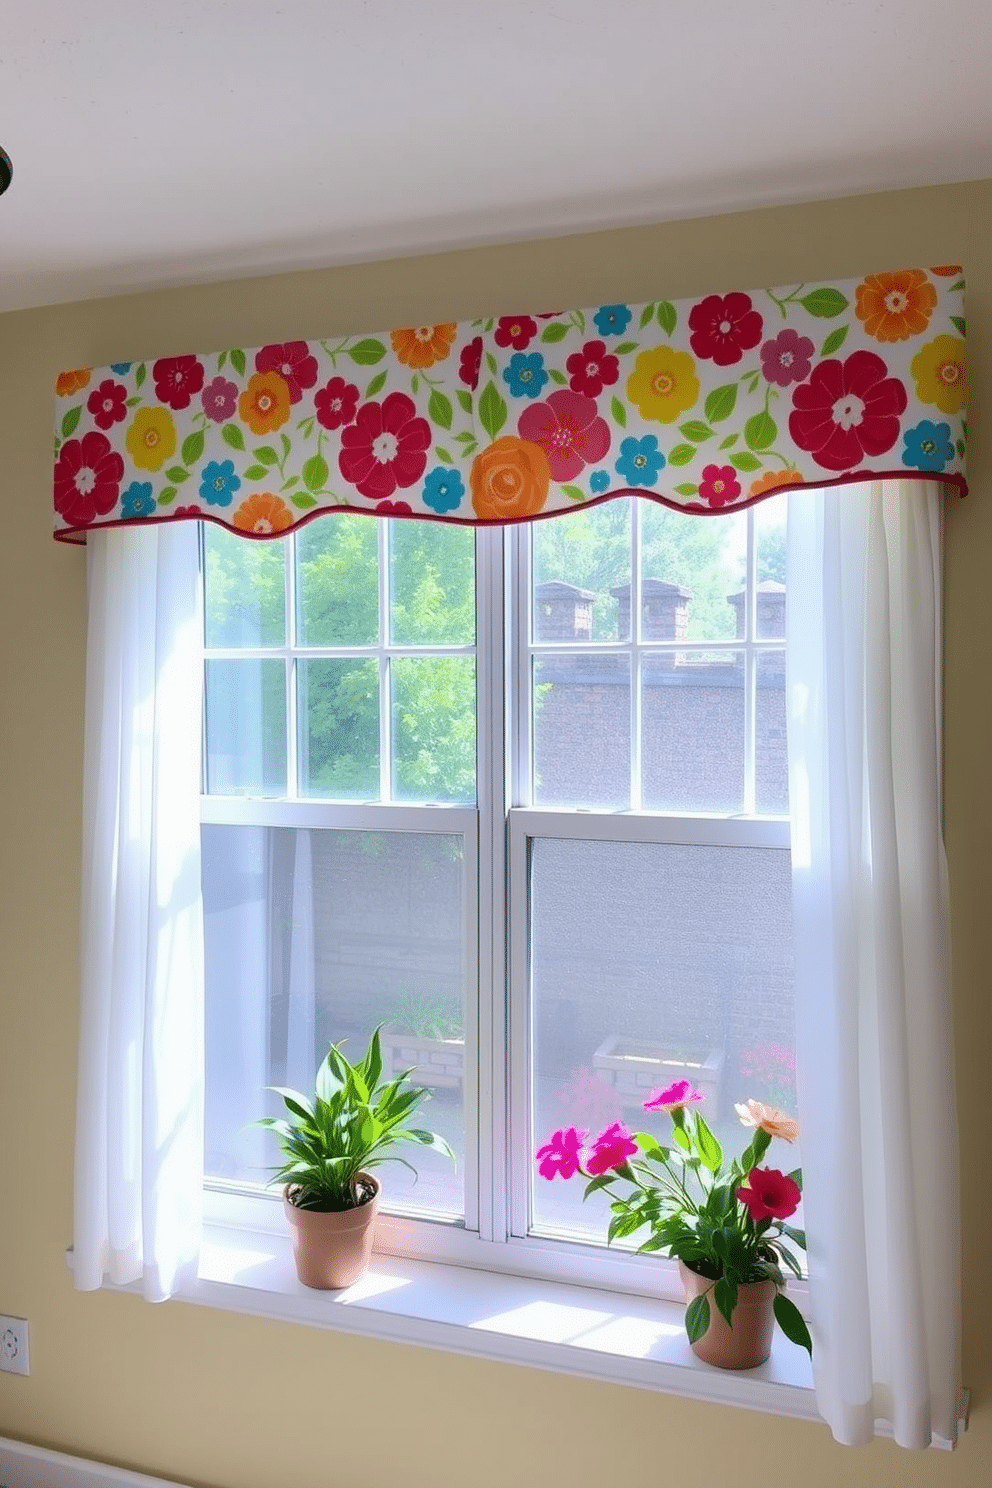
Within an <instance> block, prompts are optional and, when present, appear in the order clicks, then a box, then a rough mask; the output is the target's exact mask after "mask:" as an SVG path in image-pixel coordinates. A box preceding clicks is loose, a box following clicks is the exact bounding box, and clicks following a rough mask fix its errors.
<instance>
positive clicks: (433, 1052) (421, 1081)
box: [382, 992, 465, 1090]
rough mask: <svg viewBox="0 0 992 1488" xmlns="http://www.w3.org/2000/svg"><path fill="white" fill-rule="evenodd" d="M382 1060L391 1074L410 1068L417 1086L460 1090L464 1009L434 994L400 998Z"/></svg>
mask: <svg viewBox="0 0 992 1488" xmlns="http://www.w3.org/2000/svg"><path fill="white" fill-rule="evenodd" d="M382 1059H383V1065H384V1068H385V1070H386V1073H387V1074H388V1073H389V1072H390V1071H398V1070H400V1069H407V1071H408V1073H409V1075H410V1078H411V1080H412V1081H413V1082H414V1083H415V1084H417V1085H428V1086H430V1087H431V1088H432V1089H435V1090H440V1089H451V1090H457V1089H459V1088H460V1087H461V1084H462V1080H463V1078H464V1073H465V1035H464V1032H463V1027H462V1014H461V1008H460V1007H458V1005H457V1004H456V1003H454V1002H452V1001H450V1000H449V999H448V998H445V997H436V996H433V995H432V994H431V993H425V992H408V993H406V994H405V995H404V996H402V997H398V998H397V999H396V1001H395V1002H394V1003H393V1005H392V1007H391V1008H390V1009H389V1016H388V1019H387V1022H386V1025H385V1027H384V1028H383V1030H382Z"/></svg>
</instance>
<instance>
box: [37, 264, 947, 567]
mask: <svg viewBox="0 0 992 1488" xmlns="http://www.w3.org/2000/svg"><path fill="white" fill-rule="evenodd" d="M963 292H964V280H963V278H962V276H961V271H960V270H959V269H958V268H957V267H954V266H944V267H938V268H931V269H904V270H900V271H898V272H894V273H878V274H868V275H866V276H865V277H864V278H862V279H860V280H856V279H855V280H850V281H846V282H841V283H837V282H834V283H831V284H823V283H819V282H816V283H807V284H791V285H785V286H780V287H778V288H776V289H762V290H750V291H746V292H745V291H740V290H732V291H730V292H729V293H724V294H708V295H703V296H700V297H699V298H696V299H691V300H680V301H671V300H657V301H653V302H651V303H649V304H641V305H627V304H611V305H599V306H596V307H593V308H591V309H586V310H563V311H554V312H552V313H550V314H543V315H502V316H499V317H495V316H494V317H490V318H486V319H480V320H473V321H463V322H460V323H455V322H444V323H441V324H438V325H422V326H410V327H406V328H403V329H400V330H394V331H390V332H387V333H384V334H374V335H373V334H368V335H352V336H342V337H340V338H338V339H336V340H335V339H334V338H326V339H321V340H314V341H286V342H282V343H278V344H273V345H269V346H262V347H257V348H252V349H250V350H248V349H242V348H236V349H234V350H229V351H221V352H211V353H208V354H190V355H186V356H167V357H161V358H159V359H158V360H152V361H139V362H115V363H112V364H111V365H110V366H109V367H101V368H96V369H92V368H87V369H82V370H77V371H72V372H64V373H62V375H61V376H60V377H59V379H58V383H57V397H56V404H57V408H56V425H55V480H54V485H55V536H56V537H57V538H60V539H63V540H66V541H77V542H78V541H85V533H86V532H87V530H88V529H89V528H91V527H106V526H115V525H117V524H120V523H125V522H131V521H148V520H152V521H160V520H175V519H176V518H182V517H191V518H207V519H209V520H211V521H215V522H219V523H221V524H222V525H223V526H225V527H228V528H230V529H231V531H234V532H241V533H244V534H246V535H248V536H254V537H268V536H272V535H277V534H279V533H282V532H285V531H287V530H288V529H290V528H292V527H294V526H298V525H300V524H301V523H303V522H305V521H308V520H309V519H311V518H312V517H313V516H315V515H317V514H319V513H321V512H325V511H336V510H342V509H347V510H357V511H366V512H371V513H374V514H376V515H388V516H397V515H400V516H415V517H428V518H435V519H441V520H445V521H455V522H481V523H492V522H512V521H520V520H527V519H530V518H533V517H544V516H551V515H553V514H555V513H557V512H563V511H569V510H574V509H575V507H576V506H577V505H580V504H583V503H584V504H586V505H588V504H590V503H591V502H595V501H602V500H606V499H609V498H610V497H612V496H617V495H621V494H637V495H641V496H646V497H649V498H650V499H652V500H655V501H660V502H663V503H664V504H665V505H668V506H672V507H675V508H678V509H680V510H685V511H693V512H705V513H712V512H718V511H727V510H734V509H736V508H738V507H741V506H745V505H747V504H749V503H750V502H752V501H756V500H760V499H761V498H762V497H764V496H767V495H770V494H771V493H772V492H773V491H777V490H781V489H782V488H784V487H787V486H790V485H814V486H823V485H827V484H831V483H835V482H838V481H848V480H862V479H865V478H866V477H871V478H874V479H878V478H879V477H886V476H887V477H900V476H906V475H907V474H912V475H914V476H917V477H920V476H922V477H925V478H930V479H936V480H942V481H946V482H949V483H950V484H953V485H955V486H957V487H958V488H959V489H960V490H961V491H962V492H963V491H965V490H967V484H966V480H965V442H966V439H967V422H966V418H967V410H966V394H967V362H966V345H965V323H964V318H963V308H962V297H963Z"/></svg>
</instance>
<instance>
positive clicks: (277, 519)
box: [232, 491, 293, 532]
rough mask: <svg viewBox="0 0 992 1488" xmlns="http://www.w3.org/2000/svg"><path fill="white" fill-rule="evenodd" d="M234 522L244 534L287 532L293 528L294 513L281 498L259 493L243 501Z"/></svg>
mask: <svg viewBox="0 0 992 1488" xmlns="http://www.w3.org/2000/svg"><path fill="white" fill-rule="evenodd" d="M232 520H233V522H234V525H235V527H238V528H240V530H241V531H242V532H285V531H286V528H287V527H291V526H292V523H293V513H292V512H291V511H290V509H289V507H288V506H287V505H286V503H285V501H283V499H282V497H281V496H274V495H273V494H272V492H271V491H259V492H258V493H257V494H256V495H254V496H249V497H248V500H247V501H242V503H241V505H240V506H239V507H238V509H237V511H236V512H235V513H234V517H233V519H232Z"/></svg>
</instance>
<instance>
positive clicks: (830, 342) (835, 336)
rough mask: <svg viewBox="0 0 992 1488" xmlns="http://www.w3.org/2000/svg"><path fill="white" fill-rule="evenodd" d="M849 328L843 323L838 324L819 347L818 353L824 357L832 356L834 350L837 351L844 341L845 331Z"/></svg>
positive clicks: (845, 338) (845, 337)
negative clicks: (842, 324)
mask: <svg viewBox="0 0 992 1488" xmlns="http://www.w3.org/2000/svg"><path fill="white" fill-rule="evenodd" d="M849 329H850V327H849V326H846V325H845V326H838V327H837V329H836V330H835V331H831V332H830V335H829V336H828V337H827V339H826V340H825V341H824V343H823V345H822V346H821V347H820V355H821V356H824V357H828V356H833V354H834V352H835V351H839V350H840V348H841V347H842V346H843V345H844V342H845V341H846V340H847V333H848V331H849Z"/></svg>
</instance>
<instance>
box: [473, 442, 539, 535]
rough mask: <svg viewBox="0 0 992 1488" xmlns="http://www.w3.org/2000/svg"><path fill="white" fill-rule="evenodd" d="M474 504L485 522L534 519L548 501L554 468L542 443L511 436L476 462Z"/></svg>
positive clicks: (490, 446)
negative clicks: (521, 518)
mask: <svg viewBox="0 0 992 1488" xmlns="http://www.w3.org/2000/svg"><path fill="white" fill-rule="evenodd" d="M469 481H470V483H471V486H472V505H473V506H474V507H475V511H476V515H477V516H479V517H481V519H482V520H483V521H484V522H505V521H507V520H508V519H510V518H512V517H532V516H534V514H535V513H536V512H539V511H540V510H541V508H542V507H543V505H544V503H545V502H546V501H547V499H548V487H549V486H550V484H551V467H550V466H549V464H548V457H547V455H546V454H545V453H544V450H543V449H542V448H541V446H540V445H539V444H534V443H533V442H532V441H531V440H529V439H518V438H517V437H516V435H514V434H507V435H505V436H504V437H503V438H502V439H497V440H496V441H495V443H493V444H490V445H489V446H488V447H487V448H486V449H484V450H480V451H479V453H478V454H477V455H476V457H475V459H474V460H473V461H472V470H471V473H470V475H469Z"/></svg>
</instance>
